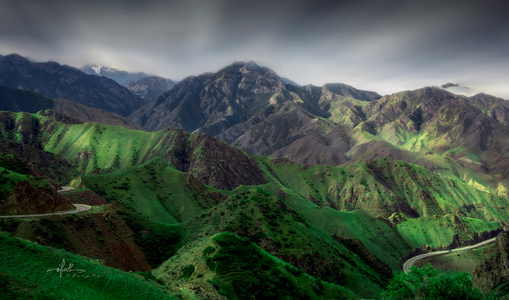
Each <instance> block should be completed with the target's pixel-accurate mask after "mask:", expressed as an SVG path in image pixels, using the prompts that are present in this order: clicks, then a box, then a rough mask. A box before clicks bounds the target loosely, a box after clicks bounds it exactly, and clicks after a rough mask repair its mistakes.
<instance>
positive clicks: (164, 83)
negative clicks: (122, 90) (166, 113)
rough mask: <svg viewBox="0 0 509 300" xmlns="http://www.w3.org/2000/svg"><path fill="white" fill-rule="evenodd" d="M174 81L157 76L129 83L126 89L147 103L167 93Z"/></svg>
mask: <svg viewBox="0 0 509 300" xmlns="http://www.w3.org/2000/svg"><path fill="white" fill-rule="evenodd" d="M175 84H176V83H175V81H173V80H171V79H166V78H162V77H158V76H150V77H145V78H142V79H140V80H138V81H134V82H130V83H128V84H127V85H126V87H127V88H128V89H129V90H130V91H131V92H133V93H134V94H135V95H137V96H138V97H140V98H141V99H143V100H145V103H149V102H151V101H152V100H155V99H156V98H157V97H159V96H161V94H163V93H164V92H167V91H169V90H170V89H171V88H172V87H174V86H175Z"/></svg>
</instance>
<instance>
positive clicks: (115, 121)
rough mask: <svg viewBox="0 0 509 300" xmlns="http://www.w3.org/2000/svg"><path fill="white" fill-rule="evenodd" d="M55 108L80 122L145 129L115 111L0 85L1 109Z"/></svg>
mask: <svg viewBox="0 0 509 300" xmlns="http://www.w3.org/2000/svg"><path fill="white" fill-rule="evenodd" d="M47 109H53V110H55V111H57V112H59V113H62V114H66V115H69V116H70V117H71V118H74V119H76V120H77V121H80V122H83V123H84V122H97V123H101V124H105V125H112V126H122V127H124V128H127V129H135V130H143V128H142V127H141V126H139V125H138V124H136V123H134V122H133V121H131V120H129V119H126V118H124V117H121V116H119V115H116V114H114V113H111V112H108V111H105V110H101V109H97V108H90V107H87V106H84V105H81V104H78V103H76V102H72V101H67V100H63V99H51V98H48V97H46V96H44V95H41V94H39V93H34V92H30V91H25V90H20V89H12V88H8V87H4V86H0V110H7V111H13V112H28V113H37V112H38V111H41V110H47Z"/></svg>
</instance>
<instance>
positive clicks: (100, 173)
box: [0, 55, 509, 299]
mask: <svg viewBox="0 0 509 300" xmlns="http://www.w3.org/2000/svg"><path fill="white" fill-rule="evenodd" d="M96 69H98V68H96ZM98 70H99V69H98ZM101 70H102V69H101ZM144 75H146V74H144ZM69 76H71V77H69ZM69 78H71V79H72V78H74V79H72V80H71V79H69ZM97 80H98V81H99V82H106V83H107V84H106V85H101V87H98V86H97V85H96V84H95V82H97ZM289 82H290V81H289V80H288V79H282V78H281V77H279V76H278V75H277V74H276V73H275V72H274V71H272V70H270V69H269V68H265V67H260V66H258V65H257V64H256V63H254V62H252V61H250V62H235V63H233V64H231V65H229V66H226V67H225V68H223V69H221V70H219V71H218V72H214V73H204V74H201V75H198V76H191V77H188V78H185V79H183V80H181V81H180V82H178V83H176V84H175V85H174V86H172V85H173V84H174V83H172V82H171V81H169V80H166V79H163V78H156V77H146V78H143V79H140V80H139V81H138V82H136V83H132V84H129V85H128V89H127V88H124V87H122V86H120V85H119V84H118V83H117V82H114V81H112V80H110V79H107V78H105V77H99V76H96V75H86V74H84V73H83V72H81V71H80V70H77V69H74V68H71V67H68V66H61V65H59V64H57V63H51V62H50V63H33V62H30V61H27V60H26V59H24V58H21V57H19V56H16V55H10V56H3V57H1V58H0V109H2V110H6V111H3V112H0V140H1V143H0V182H1V183H2V184H1V185H0V187H1V188H0V210H2V209H3V211H5V213H6V214H20V213H23V212H32V211H36V212H42V211H44V212H51V211H57V210H60V209H62V207H63V206H62V205H69V203H82V204H89V205H91V206H92V209H91V210H90V211H88V212H85V213H79V214H76V215H69V216H52V217H50V218H29V219H0V231H1V233H0V238H1V239H2V241H3V242H2V243H1V244H0V245H1V246H0V254H1V255H2V257H4V255H5V257H12V259H10V260H9V261H6V263H7V265H6V266H7V267H6V268H4V269H3V270H1V271H0V273H1V274H2V277H1V278H8V279H2V281H0V291H1V292H3V294H5V295H9V296H12V297H25V298H26V297H38V296H40V295H41V294H48V295H50V297H54V298H66V297H67V298H73V297H77V295H78V292H77V291H79V295H81V297H84V298H85V299H87V298H88V299H94V297H95V298H97V297H100V296H98V295H108V296H109V297H110V298H112V299H114V298H119V299H120V298H129V297H132V298H133V299H136V297H138V298H139V297H157V298H161V299H164V298H170V299H171V298H173V297H176V298H209V299H224V298H227V299H239V298H245V297H254V298H274V299H276V298H282V297H284V296H287V297H291V298H306V299H309V298H313V299H331V298H346V299H348V298H380V293H381V292H382V290H383V289H384V288H385V287H386V285H387V283H388V281H389V279H390V278H391V277H392V275H393V273H394V272H398V271H400V270H401V266H402V264H403V262H404V260H405V259H406V258H408V257H409V256H411V255H413V254H415V253H420V252H426V251H430V250H440V249H447V248H449V249H450V248H453V247H457V246H461V245H466V244H470V243H475V242H477V241H480V240H482V239H485V238H488V237H494V236H496V235H497V234H499V238H497V244H496V245H495V246H494V247H493V248H492V249H491V250H486V257H485V258H484V259H482V260H481V262H477V263H476V265H473V266H472V270H474V269H475V271H473V272H472V273H473V274H474V275H473V282H474V283H475V284H476V285H477V286H479V288H480V289H481V290H482V291H483V292H484V293H486V295H487V294H488V293H490V292H491V291H495V292H496V293H497V295H498V296H500V297H504V296H505V295H507V293H506V292H505V288H504V287H505V286H506V285H507V283H508V282H509V280H508V279H507V276H506V274H505V273H504V272H503V271H500V270H501V269H500V268H501V267H500V265H503V264H504V262H505V261H506V258H507V251H506V250H505V249H506V248H507V247H508V246H507V245H508V244H509V242H508V241H507V237H506V236H505V235H504V234H505V233H504V232H502V233H500V232H501V231H503V228H505V227H507V225H508V222H509V221H508V220H509V214H508V212H507V207H509V200H508V199H509V192H508V189H509V171H508V170H509V160H508V159H509V153H508V152H509V146H508V145H509V115H508V109H509V105H508V104H507V101H506V100H503V99H500V98H497V97H493V96H490V95H486V94H476V95H474V96H470V97H467V96H462V95H458V94H453V93H451V92H449V91H447V90H446V89H447V88H449V86H444V87H424V88H420V89H416V90H411V91H401V92H398V93H394V94H390V95H384V96H382V95H379V94H377V93H376V92H371V91H364V90H359V89H356V88H354V87H352V86H349V85H346V84H342V83H330V84H325V85H323V86H321V87H319V86H313V85H304V86H299V85H296V84H291V83H289ZM2 85H3V86H2ZM106 87H110V88H106ZM96 88H99V89H100V90H99V91H100V92H99V93H97V97H95V98H94V99H95V100H94V101H95V102H94V103H96V105H97V106H100V107H94V108H90V107H86V106H87V103H81V104H78V103H80V101H82V99H81V100H80V97H79V96H83V95H91V94H93V93H95V89H96ZM119 90H122V91H124V92H125V94H123V93H124V92H123V93H122V95H124V96H125V97H117V98H114V97H113V96H112V94H116V95H118V93H115V91H119ZM152 90H155V91H157V92H151V91H152ZM62 91H65V92H66V93H63V92H62ZM133 93H137V95H134V94H133ZM56 94H58V95H57V96H54V95H56ZM157 94H159V96H156V95H157ZM126 95H128V96H126ZM142 96H143V97H144V99H142V98H141V97H142ZM58 98H63V99H66V100H60V99H58ZM134 99H137V100H136V101H134ZM150 99H154V100H152V101H151V100H150ZM90 103H92V102H90ZM127 107H129V109H130V110H129V109H127ZM99 108H100V109H104V110H100V109H99ZM120 108H122V109H124V110H120ZM120 112H122V114H121V115H122V116H124V117H125V116H127V118H128V119H129V120H126V119H125V118H122V117H121V116H118V115H114V114H113V113H120ZM108 122H109V123H108ZM118 125H120V126H118ZM142 128H144V129H145V131H144V130H140V129H142ZM133 129H135V130H133ZM62 185H70V186H72V187H74V188H75V190H73V191H69V192H65V193H62V194H58V193H56V189H58V188H59V187H60V186H62ZM27 203H28V204H31V206H30V205H28V206H27ZM482 251H484V250H482ZM76 254H77V255H76ZM20 255H23V256H24V260H26V261H31V262H34V261H37V259H39V258H40V257H42V256H44V257H47V259H45V264H44V265H45V266H46V265H47V266H48V267H47V268H48V269H49V268H51V267H50V265H53V264H54V265H55V267H56V266H57V265H58V264H59V263H60V262H61V260H62V258H63V257H65V259H66V260H70V261H71V263H73V264H75V265H76V266H77V267H79V268H82V269H86V271H87V272H91V270H93V271H94V272H95V273H96V274H98V275H101V276H106V277H107V278H108V280H110V281H111V282H112V284H118V289H117V291H116V292H117V293H116V292H115V289H113V288H112V287H111V286H109V285H104V284H101V283H100V280H103V281H102V282H104V279H102V278H86V279H89V281H86V280H85V279H83V280H81V279H78V280H77V281H76V282H74V283H72V284H71V283H70V282H71V281H70V278H62V280H63V282H64V283H65V284H62V285H59V286H56V285H53V284H50V282H52V280H51V277H48V276H50V275H51V274H48V272H46V269H44V270H42V271H44V272H42V271H41V272H39V271H37V270H35V271H34V272H33V273H34V274H33V276H32V274H28V273H27V272H25V271H24V270H22V269H19V268H14V267H13V266H15V265H16V261H17V260H20V259H21V257H22V256H20ZM78 255H79V256H78ZM481 256H482V255H481ZM458 259H461V258H460V257H456V256H455V257H452V258H451V259H450V261H451V265H453V263H452V262H454V263H457V261H458ZM96 261H98V262H96ZM115 269H120V270H123V271H131V272H132V273H127V272H124V273H123V274H121V273H118V272H116V271H118V270H115ZM39 273H41V274H39ZM42 273H44V274H42ZM105 274H109V275H105ZM484 274H492V275H490V276H488V277H483V276H484ZM496 274H498V275H496ZM54 275H55V276H58V274H54ZM19 278H26V281H23V280H21V279H19ZM96 279H97V280H96ZM69 286H75V288H74V289H72V288H69ZM119 291H121V292H122V294H119ZM83 295H85V296H83ZM147 295H151V296H147Z"/></svg>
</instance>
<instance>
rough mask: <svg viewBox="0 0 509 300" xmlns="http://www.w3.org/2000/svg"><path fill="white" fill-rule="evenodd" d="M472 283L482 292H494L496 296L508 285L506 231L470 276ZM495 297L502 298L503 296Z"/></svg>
mask: <svg viewBox="0 0 509 300" xmlns="http://www.w3.org/2000/svg"><path fill="white" fill-rule="evenodd" d="M472 281H473V282H474V284H475V285H477V286H478V287H479V289H480V290H481V291H482V292H485V293H487V292H491V291H493V290H495V293H496V294H498V293H499V292H503V290H504V288H503V287H504V286H507V285H508V284H509V233H508V232H507V231H504V232H502V233H500V234H499V235H498V236H497V239H496V240H495V243H494V245H493V247H492V248H491V249H490V250H488V251H487V252H486V253H485V254H484V257H483V262H482V263H481V265H479V266H478V267H477V268H476V269H475V270H474V273H473V274H472ZM505 295H506V294H505ZM497 296H500V297H502V296H504V294H498V295H497ZM504 299H505V298H504Z"/></svg>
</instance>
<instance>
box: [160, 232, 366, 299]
mask: <svg viewBox="0 0 509 300" xmlns="http://www.w3.org/2000/svg"><path fill="white" fill-rule="evenodd" d="M153 274H154V275H155V277H156V278H158V279H160V280H162V281H163V282H165V283H166V284H168V285H169V286H170V287H171V288H172V289H173V290H178V291H182V290H183V291H182V292H188V293H191V292H192V291H193V290H194V291H196V292H195V293H198V296H200V297H205V298H216V297H218V296H219V295H221V296H224V297H226V298H227V299H246V298H251V297H254V298H259V299H283V298H288V299H356V298H358V296H357V295H355V294H354V293H353V292H351V291H349V290H348V289H345V288H344V287H341V286H338V285H335V284H331V283H328V282H324V281H322V280H320V279H318V278H313V277H311V276H309V275H308V274H306V273H304V272H303V270H302V269H297V268H295V267H294V266H292V265H289V264H287V263H285V262H283V261H281V260H279V259H277V258H275V257H274V256H272V255H270V254H269V253H267V252H266V251H264V250H262V249H260V248H259V247H258V246H256V245H255V244H253V243H252V242H250V241H249V240H248V239H246V238H240V237H238V236H236V235H234V234H230V233H220V234H216V235H213V236H210V237H207V238H204V239H201V240H198V241H196V242H194V243H191V244H190V245H188V246H187V247H185V248H184V249H182V250H181V251H179V252H178V253H177V254H176V255H175V256H173V257H172V258H171V259H170V260H168V261H166V262H165V263H164V264H162V265H161V266H160V267H159V268H157V269H156V270H154V271H153Z"/></svg>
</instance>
